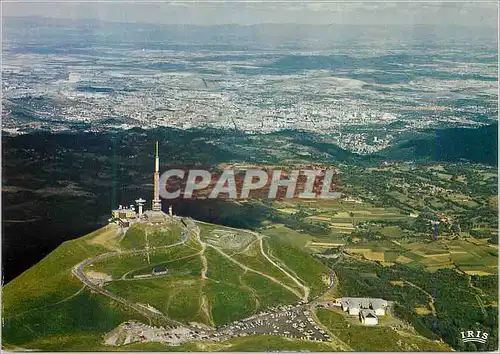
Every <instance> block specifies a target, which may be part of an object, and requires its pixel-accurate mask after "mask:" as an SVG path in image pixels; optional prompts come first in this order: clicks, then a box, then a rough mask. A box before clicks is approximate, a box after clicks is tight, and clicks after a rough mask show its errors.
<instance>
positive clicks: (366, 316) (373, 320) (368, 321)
mask: <svg viewBox="0 0 500 354" xmlns="http://www.w3.org/2000/svg"><path fill="white" fill-rule="evenodd" d="M359 320H360V321H361V323H362V324H364V325H365V326H376V325H378V317H377V315H376V314H375V311H374V310H370V309H363V310H361V311H360V313H359Z"/></svg>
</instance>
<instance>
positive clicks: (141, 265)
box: [2, 219, 332, 350]
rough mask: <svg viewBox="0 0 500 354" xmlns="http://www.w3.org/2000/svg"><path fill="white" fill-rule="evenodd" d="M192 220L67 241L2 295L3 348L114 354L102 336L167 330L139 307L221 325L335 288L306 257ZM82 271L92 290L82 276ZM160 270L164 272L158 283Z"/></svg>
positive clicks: (255, 237)
mask: <svg viewBox="0 0 500 354" xmlns="http://www.w3.org/2000/svg"><path fill="white" fill-rule="evenodd" d="M187 221H188V222H187V225H188V227H185V226H184V225H183V224H182V223H181V222H180V220H178V219H172V220H171V221H170V222H169V223H165V224H162V225H159V226H153V225H149V224H146V223H137V224H133V225H132V226H131V227H130V228H129V229H128V230H127V231H126V233H123V232H121V231H120V229H119V227H118V226H116V225H109V226H107V227H104V228H102V229H99V230H97V231H95V232H93V233H91V234H88V235H86V236H84V237H81V238H79V239H75V240H72V241H68V242H64V243H63V244H62V245H60V246H59V247H58V248H57V249H55V250H54V251H53V252H52V253H50V254H49V255H48V256H47V257H45V258H44V259H43V260H42V261H41V262H39V263H38V264H36V265H35V266H34V267H32V268H31V269H29V270H28V271H26V272H24V273H23V274H21V275H20V276H19V277H17V278H16V279H14V280H13V281H11V282H10V283H8V284H7V285H6V286H5V287H4V288H3V314H4V327H3V338H2V339H3V343H4V348H9V349H16V348H17V349H19V348H24V349H39V350H112V349H113V348H111V347H106V346H104V344H103V340H102V338H103V335H104V334H105V333H107V332H109V331H111V330H112V329H113V328H116V327H117V326H118V325H119V324H121V323H123V322H125V321H129V320H137V321H140V322H142V323H147V324H149V323H152V324H157V325H166V324H167V323H166V322H165V323H162V321H163V319H162V317H161V316H154V314H153V313H152V312H147V311H137V306H142V305H147V306H150V307H151V308H153V309H154V310H155V311H159V312H161V314H162V315H163V316H164V318H165V319H166V320H168V321H170V320H171V321H174V322H175V323H181V324H182V323H184V324H189V323H193V322H196V323H199V324H204V325H208V326H211V327H215V326H221V325H225V324H228V323H229V322H232V321H235V320H239V319H243V318H245V317H248V316H251V315H253V314H255V313H258V312H260V311H262V310H265V309H267V308H269V307H271V306H277V305H283V304H294V303H297V302H298V301H300V300H310V299H312V297H314V296H316V295H317V294H318V293H319V292H320V291H321V290H322V289H326V288H327V286H328V284H326V283H325V282H324V281H323V280H322V279H323V278H324V277H325V275H327V274H328V273H329V270H328V268H326V267H325V266H324V265H322V264H321V263H320V262H318V261H317V260H315V259H314V258H313V257H312V256H310V255H309V254H308V253H306V252H304V251H303V250H300V249H298V248H294V247H291V246H285V245H281V244H280V241H277V240H272V239H271V238H269V237H267V236H262V235H260V234H257V233H254V232H251V231H246V230H240V229H233V228H228V227H222V226H218V225H213V224H206V223H201V222H195V221H192V220H187ZM281 246H283V247H281ZM84 261H85V263H82V262H84ZM77 265H80V267H78V266H77ZM78 268H80V269H81V271H82V274H84V275H83V276H84V277H85V278H86V279H88V281H89V282H90V283H89V284H86V285H84V283H83V282H82V280H81V279H80V278H79V277H77V269H78ZM156 268H158V269H166V274H165V273H164V274H161V275H155V274H154V272H153V270H154V269H156ZM106 292H110V293H112V294H113V296H107V295H106V294H108V293H106ZM166 320H165V321H166ZM257 337H258V336H257ZM256 340H257V339H256ZM246 341H250V342H251V341H252V339H251V338H249V339H247V340H246ZM281 341H282V340H277V341H275V340H273V342H276V343H278V342H279V343H281ZM237 342H238V343H240V342H241V340H239V341H237ZM258 342H259V340H257V342H256V344H257V343H258ZM256 344H252V347H253V346H255V345H256ZM151 345H152V344H150V345H149V346H148V345H145V346H144V348H143V349H144V350H147V349H148V348H149V347H150V346H151ZM238 345H240V344H238ZM134 346H135V347H137V344H134ZM139 346H140V345H139ZM184 346H185V345H184ZM135 347H134V348H135ZM153 347H154V345H153ZM188 347H189V346H187V347H186V348H188ZM306 347H307V345H306ZM327 347H328V348H329V349H332V348H330V347H329V346H327ZM165 348H166V347H165ZM315 348H317V346H316V347H314V346H312V347H311V349H315ZM114 349H117V348H114ZM149 349H151V348H149ZM177 349H178V350H182V348H177ZM196 349H197V350H204V349H203V348H201V347H197V348H196ZM226 349H227V348H226ZM152 350H154V349H152ZM191 350H193V348H191ZM214 350H218V349H217V348H214Z"/></svg>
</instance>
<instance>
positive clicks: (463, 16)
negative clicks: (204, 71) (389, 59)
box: [2, 1, 498, 28]
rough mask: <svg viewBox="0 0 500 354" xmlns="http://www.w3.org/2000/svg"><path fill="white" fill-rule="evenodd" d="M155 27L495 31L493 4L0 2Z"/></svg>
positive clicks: (10, 8)
mask: <svg viewBox="0 0 500 354" xmlns="http://www.w3.org/2000/svg"><path fill="white" fill-rule="evenodd" d="M34 16H37V17H43V18H52V19H62V20H98V21H105V22H121V23H140V24H161V25H198V26H217V25H242V26H245V25H259V24H297V25H299V24H300V25H366V26H372V25H387V26H401V25H407V26H415V25H424V26H425V25H429V26H450V25H451V26H466V27H481V28H497V27H498V3H497V2H458V1H457V2H449V1H444V2H368V3H366V2H364V3H362V2H351V3H346V2H324V1H319V2H317V1H314V2H308V1H306V2H304V1H286V2H281V1H280V2H246V3H242V2H211V1H199V2H192V1H172V2H162V3H157V2H147V1H135V2H118V1H108V2H106V3H96V2H85V3H82V2H79V1H66V2H24V1H7V2H6V1H4V2H3V3H2V17H34Z"/></svg>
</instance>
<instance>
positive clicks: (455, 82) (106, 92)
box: [2, 18, 497, 154]
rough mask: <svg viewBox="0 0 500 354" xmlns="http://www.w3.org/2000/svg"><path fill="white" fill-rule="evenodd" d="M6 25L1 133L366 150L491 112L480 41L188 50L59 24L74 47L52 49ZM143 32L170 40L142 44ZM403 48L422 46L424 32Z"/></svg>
mask: <svg viewBox="0 0 500 354" xmlns="http://www.w3.org/2000/svg"><path fill="white" fill-rule="evenodd" d="M18 22H19V20H17V22H16V19H15V18H7V19H6V27H7V28H6V30H5V35H4V37H5V39H4V43H3V80H2V85H3V96H4V98H3V101H2V105H3V111H4V114H3V130H4V131H5V132H7V133H10V134H19V133H23V132H29V131H32V130H39V129H43V130H49V131H52V132H55V131H67V130H73V129H79V130H80V129H83V130H85V129H86V130H90V131H106V130H109V129H120V130H121V129H130V128H133V127H141V128H155V127H160V126H168V127H175V128H179V129H191V128H206V127H211V128H223V129H234V130H236V131H244V132H249V133H254V132H258V133H266V132H275V131H279V130H286V129H296V130H305V131H312V132H319V133H323V134H325V138H326V139H327V140H328V141H329V142H331V143H335V144H338V145H339V146H340V147H342V148H344V149H346V150H350V151H352V152H357V153H361V154H369V153H373V152H375V151H378V150H381V149H384V148H386V147H388V146H390V145H391V144H392V143H393V142H394V140H395V138H396V137H397V136H398V135H400V134H402V133H404V132H406V131H412V130H415V129H418V128H426V127H430V128H433V127H440V128H443V127H446V126H477V125H481V124H487V123H491V121H493V120H495V119H496V116H497V105H496V100H497V55H496V49H495V48H496V47H494V46H491V47H490V48H489V47H487V46H486V47H485V46H484V44H482V43H481V42H478V43H477V47H474V51H473V52H471V51H470V52H464V53H460V52H457V51H456V48H457V44H456V43H453V45H450V46H449V49H448V45H447V44H446V43H439V44H437V43H434V44H432V45H430V46H428V47H425V46H424V45H423V44H421V45H418V46H413V47H411V48H406V47H405V46H404V44H400V43H399V42H398V41H399V40H398V39H397V38H395V39H394V43H391V44H392V45H391V46H390V48H391V49H390V50H388V49H387V50H386V49H384V48H385V47H384V46H376V47H375V48H377V49H373V48H374V47H373V43H371V42H369V39H370V38H365V39H363V38H361V43H357V44H356V45H352V43H350V42H342V41H339V43H338V45H336V46H331V48H326V49H324V48H323V49H315V48H314V46H313V44H314V41H313V39H308V38H307V37H306V38H305V39H303V41H302V42H299V45H298V46H297V47H295V48H291V49H290V48H286V47H285V48H283V49H281V48H279V47H278V48H274V49H269V48H267V46H266V45H264V44H260V43H257V44H253V48H249V49H248V50H242V48H241V47H242V46H243V45H245V43H239V42H238V43H234V44H227V45H225V44H220V45H218V46H215V45H212V46H210V45H205V46H200V45H198V44H197V43H196V42H194V43H193V41H195V39H196V37H197V36H196V34H197V32H196V31H194V33H193V34H192V35H191V36H190V37H189V38H188V39H186V38H184V37H183V36H179V34H178V33H177V32H173V33H170V32H171V31H172V30H171V29H169V27H168V26H167V27H158V28H155V27H153V29H150V28H149V27H148V29H146V30H144V29H141V27H140V25H136V27H137V28H136V29H137V30H142V31H145V32H146V33H145V34H144V36H143V38H142V40H139V39H138V38H137V36H135V38H126V40H125V41H122V42H113V41H111V39H109V40H108V37H109V38H114V37H113V36H117V32H118V29H119V28H118V29H115V32H113V28H112V29H110V30H106V29H104V28H97V29H94V30H93V31H94V32H92V35H93V36H94V37H92V38H90V39H87V38H86V36H88V33H87V32H88V31H89V30H88V29H87V30H85V29H82V28H76V29H75V28H67V29H66V28H63V30H60V31H58V32H57V38H59V37H60V38H61V41H62V42H63V43H64V41H69V40H70V39H71V38H73V36H76V35H81V36H82V38H83V41H82V43H81V44H80V46H78V47H77V46H74V43H73V44H71V45H68V46H67V47H63V48H64V49H61V48H59V47H56V44H55V43H51V42H48V43H44V44H42V43H38V42H36V37H37V36H38V35H40V36H41V35H42V34H40V32H36V31H34V30H30V29H29V28H28V29H20V28H19V27H17V26H20V25H19V24H18ZM9 26H10V27H9ZM117 26H118V25H117ZM45 30H48V31H50V27H48V28H45ZM198 30H199V29H198ZM148 31H149V32H148ZM155 31H158V32H160V33H164V34H165V36H167V38H171V41H168V42H167V43H166V44H165V42H157V41H153V40H151V41H150V40H149V39H148V36H150V35H151V34H150V33H154V32H155ZM169 31H170V32H169ZM206 31H207V32H211V31H213V32H214V34H213V35H214V36H215V35H216V34H217V33H218V32H216V29H211V28H207V29H206ZM262 31H263V33H264V35H265V34H266V28H265V26H264V27H263V29H262ZM41 32H43V33H45V32H44V31H41ZM82 33H83V34H82ZM30 34H31V35H33V36H34V38H31V37H29V35H30ZM169 36H171V37H169ZM374 36H375V35H374ZM144 38H146V39H144ZM91 40H92V41H91ZM308 40H310V42H311V43H309V42H308ZM388 40H389V39H387V38H384V41H388ZM26 41H27V42H28V44H27V45H26V43H25V42H26ZM363 41H364V42H363ZM412 41H417V42H419V43H420V42H422V43H424V42H425V41H426V36H425V35H422V36H421V37H417V38H416V39H415V38H414V39H412ZM21 43H23V45H21ZM460 45H462V44H460ZM142 46H143V47H142ZM311 46H312V49H311ZM438 46H439V48H440V50H439V52H438V51H437V50H436V47H438ZM463 46H464V49H465V50H466V49H467V48H468V46H470V45H469V44H467V46H466V45H465V44H463ZM141 47H142V48H141Z"/></svg>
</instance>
